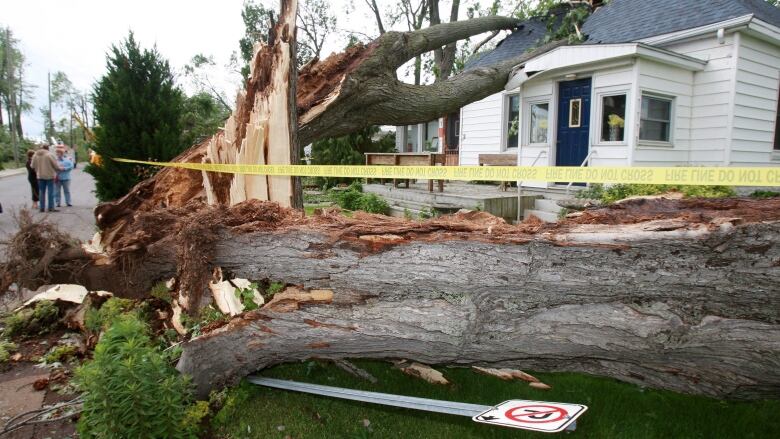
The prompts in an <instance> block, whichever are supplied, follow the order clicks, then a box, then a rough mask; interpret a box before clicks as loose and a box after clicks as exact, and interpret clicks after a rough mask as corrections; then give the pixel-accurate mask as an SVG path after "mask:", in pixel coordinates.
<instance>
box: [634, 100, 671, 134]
mask: <svg viewBox="0 0 780 439" xmlns="http://www.w3.org/2000/svg"><path fill="white" fill-rule="evenodd" d="M671 127H672V100H671V99H667V98H660V97H656V96H642V117H641V120H640V123H639V140H650V141H653V142H670V141H671V136H670V134H671Z"/></svg>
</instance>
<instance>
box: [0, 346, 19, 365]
mask: <svg viewBox="0 0 780 439" xmlns="http://www.w3.org/2000/svg"><path fill="white" fill-rule="evenodd" d="M15 350H16V344H14V343H11V342H10V341H6V340H0V364H3V363H5V362H6V361H8V359H9V358H11V352H13V351H15Z"/></svg>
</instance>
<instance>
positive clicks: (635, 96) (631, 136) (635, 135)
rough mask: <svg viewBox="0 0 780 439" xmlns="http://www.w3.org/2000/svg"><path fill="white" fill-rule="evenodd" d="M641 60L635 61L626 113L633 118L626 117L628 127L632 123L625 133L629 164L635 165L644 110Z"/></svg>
mask: <svg viewBox="0 0 780 439" xmlns="http://www.w3.org/2000/svg"><path fill="white" fill-rule="evenodd" d="M640 64H641V62H637V63H634V71H633V72H632V73H633V76H634V77H633V82H632V83H631V101H630V103H628V104H627V106H626V114H627V115H630V117H631V120H630V121H629V120H628V119H626V127H629V123H630V124H631V125H630V127H631V131H629V132H627V133H626V134H625V138H626V139H627V140H628V157H627V160H628V165H629V166H634V150H635V149H636V148H637V146H638V145H639V125H640V123H641V122H640V119H641V111H642V92H641V91H640V90H639V75H640V71H641V66H640Z"/></svg>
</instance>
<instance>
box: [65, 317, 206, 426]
mask: <svg viewBox="0 0 780 439" xmlns="http://www.w3.org/2000/svg"><path fill="white" fill-rule="evenodd" d="M147 331H148V329H147V327H146V325H145V324H144V323H143V322H141V321H140V320H138V319H137V318H136V317H135V316H132V315H126V316H123V317H121V318H118V319H117V320H115V321H114V323H113V324H112V325H111V327H110V328H109V329H108V330H107V331H106V333H105V334H104V335H103V337H102V338H101V339H100V342H99V343H98V344H97V346H96V347H95V355H94V360H92V361H91V362H89V363H86V364H85V365H84V366H82V367H80V368H79V369H78V370H77V371H76V382H77V385H78V386H79V389H80V390H82V391H83V392H84V395H83V398H84V410H83V412H82V414H81V418H80V419H79V423H78V433H79V435H80V436H81V437H82V438H100V439H103V438H140V437H144V438H194V437H196V434H197V430H198V423H199V421H200V419H202V417H203V416H205V415H204V414H202V412H203V407H202V406H198V405H191V401H192V391H191V385H190V383H189V381H188V380H187V379H186V378H185V377H183V376H181V375H179V373H178V372H177V371H176V369H174V368H173V367H172V366H171V365H170V364H169V363H168V362H167V357H165V356H164V355H162V353H161V352H160V351H158V350H157V349H155V348H154V346H153V344H152V341H151V339H150V338H149V336H148V332H147Z"/></svg>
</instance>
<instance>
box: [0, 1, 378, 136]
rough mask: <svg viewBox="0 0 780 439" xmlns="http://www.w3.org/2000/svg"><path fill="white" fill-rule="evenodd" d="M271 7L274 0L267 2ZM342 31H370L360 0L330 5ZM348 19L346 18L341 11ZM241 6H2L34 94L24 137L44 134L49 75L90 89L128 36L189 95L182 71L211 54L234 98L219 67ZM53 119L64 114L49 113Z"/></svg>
mask: <svg viewBox="0 0 780 439" xmlns="http://www.w3.org/2000/svg"><path fill="white" fill-rule="evenodd" d="M264 3H265V4H266V5H275V4H276V1H265V2H264ZM330 3H331V8H332V10H333V12H334V14H335V15H336V16H337V20H338V23H337V26H338V27H339V28H340V29H342V30H359V31H361V32H366V33H367V32H375V29H376V24H375V23H374V21H373V19H372V18H371V17H370V16H369V15H368V9H367V8H365V7H364V6H363V2H362V1H360V0H335V1H331V2H330ZM349 4H354V5H355V7H356V9H355V11H354V12H352V13H349V14H347V13H346V12H345V9H346V7H347V5H349ZM242 5H243V0H211V1H208V0H123V1H117V0H0V26H2V27H5V26H9V27H10V28H11V31H12V32H13V33H14V36H15V38H16V39H18V40H20V48H21V50H22V52H23V53H24V55H25V56H26V58H27V59H26V65H25V71H26V77H27V81H28V82H30V83H32V84H33V85H35V86H37V89H35V90H34V94H35V102H34V107H35V109H34V110H33V111H31V112H29V113H26V114H24V115H23V122H22V124H23V127H24V130H25V136H26V137H39V136H41V135H42V133H43V118H42V117H41V114H40V111H39V110H38V108H41V107H44V106H46V105H47V79H46V77H47V73H48V72H52V73H54V72H56V71H62V72H65V74H67V75H68V77H69V78H70V80H71V81H72V82H73V84H74V86H75V87H76V88H78V89H79V90H90V89H91V87H92V85H93V84H94V83H95V82H96V81H97V80H98V79H99V78H100V77H101V76H102V75H103V74H104V72H105V65H106V52H107V51H108V49H109V48H110V46H111V45H112V44H117V43H119V42H121V41H122V40H123V39H124V38H125V37H126V36H127V34H128V31H130V30H132V31H133V32H134V33H135V37H136V40H137V41H138V42H139V43H140V44H141V46H142V47H144V48H150V47H152V46H153V45H156V46H157V50H158V51H159V52H160V54H161V55H162V56H163V57H165V58H167V59H168V60H169V62H170V64H171V67H172V68H173V69H174V70H175V71H176V72H177V74H178V77H179V83H180V84H181V85H182V86H183V87H184V89H185V91H189V90H188V80H187V78H185V77H183V74H182V73H181V72H182V68H183V66H184V65H185V64H187V63H188V62H189V60H190V59H191V58H192V56H193V55H195V54H197V53H202V54H204V55H211V56H213V57H214V61H215V62H216V64H217V66H218V67H219V72H216V76H217V78H216V80H215V82H216V83H217V84H219V87H220V88H222V89H223V90H224V91H225V93H226V94H227V95H228V96H229V97H233V96H235V92H236V90H237V87H238V78H237V77H236V76H231V75H230V74H228V73H227V72H228V69H227V68H226V67H224V66H225V65H227V64H228V62H229V59H230V54H231V53H232V52H233V51H236V50H238V40H239V39H240V38H241V37H242V35H243V32H244V24H243V21H242V20H241V9H242ZM343 41H344V39H343V38H342V36H334V37H332V38H331V39H330V40H329V41H328V42H327V43H326V46H325V49H324V52H325V53H324V54H323V55H327V54H329V53H331V52H333V51H337V50H341V49H342V48H343V45H344V43H343ZM53 113H54V120H55V121H56V120H58V119H59V118H60V117H62V116H65V115H67V112H66V111H62V110H58V109H55V111H53Z"/></svg>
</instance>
